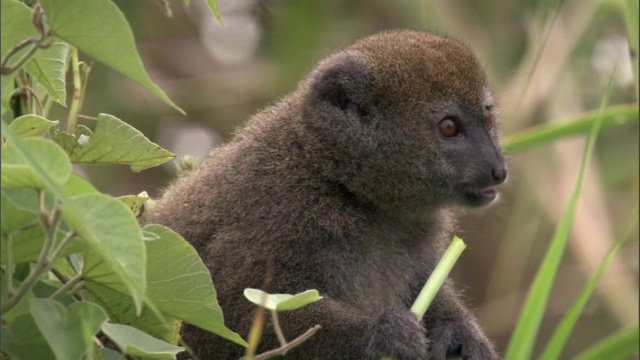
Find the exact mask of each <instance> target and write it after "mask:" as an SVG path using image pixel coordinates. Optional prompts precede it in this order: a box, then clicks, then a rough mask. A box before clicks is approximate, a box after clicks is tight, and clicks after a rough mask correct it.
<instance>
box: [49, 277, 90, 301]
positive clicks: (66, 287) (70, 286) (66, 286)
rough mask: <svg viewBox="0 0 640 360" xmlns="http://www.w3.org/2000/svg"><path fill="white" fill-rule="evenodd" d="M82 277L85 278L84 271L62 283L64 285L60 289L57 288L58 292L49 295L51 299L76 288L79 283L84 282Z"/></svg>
mask: <svg viewBox="0 0 640 360" xmlns="http://www.w3.org/2000/svg"><path fill="white" fill-rule="evenodd" d="M82 279H84V274H83V273H78V274H76V276H74V277H72V278H71V279H69V281H67V282H66V283H64V285H62V287H60V288H59V289H58V290H56V292H54V293H53V294H51V296H49V299H52V300H55V299H57V298H58V297H59V296H60V295H62V294H64V293H66V292H67V291H69V290H71V289H73V288H75V287H76V285H78V284H80V283H81V282H82ZM76 291H77V290H76ZM73 293H74V292H72V294H73Z"/></svg>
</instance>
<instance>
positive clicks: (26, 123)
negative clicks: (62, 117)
mask: <svg viewBox="0 0 640 360" xmlns="http://www.w3.org/2000/svg"><path fill="white" fill-rule="evenodd" d="M55 125H58V122H57V121H50V120H47V119H45V118H43V117H42V116H38V115H31V114H30V115H23V116H20V117H19V118H17V119H15V120H13V121H12V122H11V124H9V129H11V130H13V133H14V134H16V136H19V137H28V136H42V135H44V134H46V133H48V132H49V129H50V128H51V127H52V126H55Z"/></svg>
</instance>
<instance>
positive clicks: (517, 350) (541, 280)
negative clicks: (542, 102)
mask: <svg viewBox="0 0 640 360" xmlns="http://www.w3.org/2000/svg"><path fill="white" fill-rule="evenodd" d="M612 83H613V82H612V81H611V79H610V81H609V86H608V87H607V90H606V92H605V94H604V96H603V98H602V103H601V104H600V113H599V116H597V117H596V120H595V121H594V122H593V127H592V128H591V132H590V133H589V139H588V141H587V146H586V148H585V151H584V155H583V157H582V163H581V164H580V172H579V174H578V179H577V180H576V184H575V186H574V188H573V191H572V193H571V198H570V199H569V203H568V204H567V206H566V208H565V211H564V213H563V214H562V218H561V220H560V222H559V224H558V227H557V228H556V231H555V233H554V235H553V238H552V240H551V244H550V245H549V247H548V249H547V252H546V254H545V257H544V259H543V260H542V264H540V267H539V268H538V272H537V274H536V276H535V278H534V280H533V284H532V285H531V289H530V290H529V294H528V295H527V299H526V301H525V303H524V305H523V308H522V313H521V315H520V317H519V319H518V323H517V325H516V328H515V330H514V332H513V333H512V335H511V340H510V341H509V345H508V347H507V351H506V354H505V357H504V358H505V360H520V359H529V358H530V357H531V352H532V350H533V345H534V342H535V339H536V337H537V336H538V331H539V329H540V324H541V322H542V317H543V315H544V310H545V308H546V306H547V301H548V300H549V294H550V293H551V288H552V286H553V283H554V280H555V278H556V273H557V271H558V267H559V266H560V262H561V261H562V256H563V255H564V251H565V249H566V247H567V241H568V240H569V231H570V230H571V224H572V223H573V218H574V216H575V212H576V207H577V203H578V198H579V197H580V192H581V191H582V184H583V180H584V174H585V172H586V169H587V164H588V163H589V160H590V159H591V154H593V149H594V147H595V143H596V139H597V136H598V133H599V132H600V127H601V125H602V118H603V116H602V114H603V112H604V109H606V105H607V102H608V101H609V95H610V94H611V84H612Z"/></svg>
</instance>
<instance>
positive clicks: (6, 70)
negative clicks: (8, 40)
mask: <svg viewBox="0 0 640 360" xmlns="http://www.w3.org/2000/svg"><path fill="white" fill-rule="evenodd" d="M37 43H38V39H35V38H28V39H26V40H24V41H22V42H20V43H19V44H18V45H16V46H14V47H13V48H12V49H11V50H9V52H8V53H7V55H6V56H5V57H4V59H3V60H2V64H0V74H2V75H9V74H11V73H13V72H14V71H16V70H18V69H19V68H20V67H21V66H22V65H24V64H25V63H26V62H27V61H28V60H29V59H30V58H31V56H32V55H33V54H34V53H35V52H36V50H38V46H37ZM32 44H33V46H32V47H31V48H30V49H29V50H28V51H27V52H26V53H25V54H24V55H22V57H21V58H20V60H18V61H17V62H16V63H15V64H14V65H13V66H9V64H8V63H9V59H10V58H11V57H13V56H14V55H16V54H17V53H18V52H19V51H20V50H22V49H24V48H25V47H27V46H29V45H32Z"/></svg>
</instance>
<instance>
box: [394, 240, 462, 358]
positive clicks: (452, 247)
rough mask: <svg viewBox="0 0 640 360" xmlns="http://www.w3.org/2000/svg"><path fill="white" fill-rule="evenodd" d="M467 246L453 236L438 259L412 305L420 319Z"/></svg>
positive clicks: (412, 310) (412, 309)
mask: <svg viewBox="0 0 640 360" xmlns="http://www.w3.org/2000/svg"><path fill="white" fill-rule="evenodd" d="M466 248H467V244H465V243H464V241H462V239H460V238H459V237H457V236H454V237H453V240H451V244H449V247H447V251H445V253H444V255H442V258H440V261H438V264H437V265H436V268H435V269H433V272H432V273H431V276H429V279H427V282H425V284H424V286H423V287H422V290H420V293H419V294H418V297H416V300H415V301H414V302H413V305H412V306H411V312H412V313H414V314H416V316H417V317H418V319H422V317H423V316H424V314H425V313H426V312H427V309H428V308H429V306H430V305H431V302H432V301H433V299H434V298H435V297H436V295H437V294H438V290H440V288H441V287H442V284H444V281H445V280H446V279H447V276H449V273H450V272H451V269H452V268H453V265H455V263H456V261H458V258H459V257H460V254H462V252H463V251H464V249H466ZM392 359H393V358H392V357H390V356H385V357H383V358H382V360H392Z"/></svg>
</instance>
